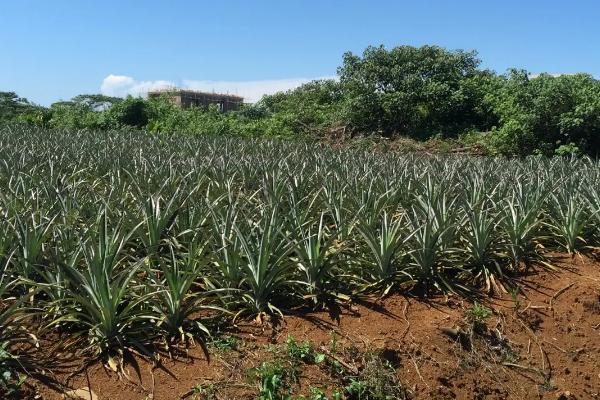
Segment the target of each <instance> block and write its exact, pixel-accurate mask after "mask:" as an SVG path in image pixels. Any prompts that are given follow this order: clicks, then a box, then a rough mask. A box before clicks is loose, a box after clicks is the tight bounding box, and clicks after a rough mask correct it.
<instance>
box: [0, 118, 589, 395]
mask: <svg viewBox="0 0 600 400" xmlns="http://www.w3.org/2000/svg"><path fill="white" fill-rule="evenodd" d="M0 160H2V162H1V163H0V185H1V186H2V188H3V191H2V195H1V196H0V213H1V217H2V218H0V350H1V353H0V355H1V356H2V357H1V358H0V370H1V371H2V372H3V376H4V377H5V378H6V379H7V382H8V380H11V382H13V383H12V384H14V379H12V378H11V377H12V376H15V377H16V375H15V373H14V372H13V371H14V368H17V367H18V366H19V365H25V360H24V359H23V358H22V355H20V354H19V352H20V351H23V349H26V348H27V346H26V345H25V344H24V342H31V338H32V337H33V338H35V337H43V336H45V334H42V335H40V334H36V335H34V336H31V335H29V334H30V333H34V334H35V333H36V331H37V330H40V329H41V330H42V331H43V332H45V333H47V332H48V331H52V332H54V333H55V334H56V335H55V337H60V338H64V340H65V342H64V343H65V344H67V343H68V344H72V343H73V342H74V341H75V342H76V343H78V347H77V348H78V349H80V350H81V351H83V352H84V353H86V354H88V355H92V356H101V357H105V359H106V360H107V361H108V363H109V365H111V366H112V367H115V368H116V366H117V365H118V362H117V361H115V360H117V359H118V358H119V354H121V353H122V351H123V350H124V349H127V348H136V349H137V351H138V352H149V349H150V347H148V344H151V343H157V342H158V343H163V344H165V345H166V346H171V344H172V343H174V342H178V341H180V340H184V341H185V340H187V339H190V338H196V339H197V340H201V338H202V337H205V335H206V334H207V328H208V327H210V324H209V323H208V322H207V321H208V320H207V318H209V316H210V315H215V316H222V315H227V314H225V310H227V311H229V312H230V314H228V315H231V316H233V315H236V318H239V317H241V316H258V319H260V320H264V319H265V318H268V317H272V316H275V315H278V314H279V313H285V312H286V310H289V309H290V308H292V307H297V306H304V307H308V306H310V307H321V306H323V305H326V304H331V302H334V301H346V300H347V299H349V298H352V297H354V296H360V295H362V294H365V293H384V292H389V291H391V290H401V291H408V290H411V291H414V292H415V293H421V294H426V293H429V292H437V291H444V292H448V291H452V292H456V293H461V294H467V295H468V294H470V293H475V292H477V291H479V290H482V291H503V290H511V287H512V278H513V277H515V276H518V275H519V274H520V273H522V272H524V271H525V270H526V269H527V268H528V267H530V266H531V265H532V264H534V263H539V264H543V265H547V266H550V264H549V262H548V260H546V259H545V254H546V253H545V252H546V251H548V250H557V249H558V250H562V251H566V252H571V253H575V252H579V251H584V250H585V249H586V248H587V247H588V246H598V245H599V244H600V235H599V234H600V231H599V229H598V227H599V226H600V224H599V222H600V189H599V187H598V184H597V182H598V180H599V178H600V165H598V163H597V162H595V161H592V160H590V159H587V158H582V159H567V158H562V157H558V158H542V157H536V158H527V159H524V160H521V161H518V160H506V159H480V158H475V157H469V156H437V157H433V156H416V155H405V156H399V155H398V154H396V153H379V154H375V153H372V152H368V151H361V150H350V149H332V148H330V147H328V146H322V147H321V146H318V145H317V146H315V145H314V144H308V143H301V142H294V141H277V140H265V139H240V138H228V137H218V136H212V137H210V136H189V135H186V136H183V135H153V134H147V133H139V132H135V131H133V132H123V131H107V132H93V131H85V130H84V131H60V130H53V131H47V130H41V129H37V128H24V127H21V128H1V129H0ZM201 309H212V311H210V312H204V313H202V314H198V311H199V310H201ZM29 314H32V315H35V318H31V319H28V318H25V316H27V315H29ZM199 315H203V319H198V317H199ZM20 357H21V358H20ZM15 379H17V378H15ZM2 385H4V386H6V385H7V384H6V383H4V384H2ZM4 389H6V388H4ZM1 390H3V389H2V388H0V392H1Z"/></svg>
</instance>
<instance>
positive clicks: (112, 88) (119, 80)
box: [100, 74, 175, 97]
mask: <svg viewBox="0 0 600 400" xmlns="http://www.w3.org/2000/svg"><path fill="white" fill-rule="evenodd" d="M171 86H175V84H174V83H173V82H169V81H137V80H135V79H134V78H132V77H130V76H125V75H113V74H110V75H108V76H107V77H106V78H104V80H103V81H102V85H101V86H100V92H101V93H102V94H105V95H107V96H121V97H122V96H127V95H128V94H130V95H132V96H143V95H145V94H146V93H148V91H149V90H153V89H162V88H165V87H171Z"/></svg>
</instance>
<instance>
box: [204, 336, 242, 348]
mask: <svg viewBox="0 0 600 400" xmlns="http://www.w3.org/2000/svg"><path fill="white" fill-rule="evenodd" d="M209 346H210V347H212V348H214V349H215V350H217V351H221V352H225V351H236V350H238V349H239V348H240V341H239V339H238V338H236V337H235V336H229V335H224V336H219V337H215V338H214V339H213V340H212V341H211V342H210V343H209Z"/></svg>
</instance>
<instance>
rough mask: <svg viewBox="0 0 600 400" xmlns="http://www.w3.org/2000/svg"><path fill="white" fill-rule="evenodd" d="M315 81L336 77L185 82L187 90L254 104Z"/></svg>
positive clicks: (184, 85)
mask: <svg viewBox="0 0 600 400" xmlns="http://www.w3.org/2000/svg"><path fill="white" fill-rule="evenodd" d="M315 79H334V77H319V78H291V79H271V80H262V81H194V80H184V81H183V87H185V88H186V89H193V90H201V91H205V92H218V93H231V94H237V95H239V96H242V97H243V98H244V101H246V102H249V103H254V102H257V101H258V100H260V98H261V97H262V96H264V95H265V94H273V93H277V92H283V91H286V90H290V89H295V88H297V87H298V86H301V85H303V84H305V83H307V82H310V81H312V80H315Z"/></svg>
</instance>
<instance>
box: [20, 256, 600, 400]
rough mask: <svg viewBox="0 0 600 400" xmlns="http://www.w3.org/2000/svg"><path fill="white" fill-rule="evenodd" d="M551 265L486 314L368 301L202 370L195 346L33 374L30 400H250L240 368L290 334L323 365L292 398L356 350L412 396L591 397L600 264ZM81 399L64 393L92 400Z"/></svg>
mask: <svg viewBox="0 0 600 400" xmlns="http://www.w3.org/2000/svg"><path fill="white" fill-rule="evenodd" d="M552 262H553V263H554V265H556V266H558V267H559V268H558V270H557V271H554V272H552V271H548V270H539V269H538V270H536V271H535V272H532V274H531V275H529V276H526V277H523V278H521V280H520V285H521V287H522V292H521V293H519V294H517V293H516V292H513V293H512V294H505V295H502V296H496V297H491V298H490V297H488V298H487V299H486V300H482V303H483V305H484V306H485V307H486V308H487V309H489V310H492V313H491V314H490V315H487V314H486V313H484V314H483V315H481V313H479V314H478V313H477V312H476V311H474V310H475V309H474V308H473V304H472V303H469V302H468V301H466V300H464V299H461V298H459V297H454V296H450V297H441V296H440V297H436V298H433V299H430V300H429V301H425V300H423V299H417V298H410V297H405V296H400V295H393V296H390V297H388V298H385V299H383V300H381V299H375V298H374V299H372V300H370V301H365V302H362V303H360V304H353V305H351V306H349V307H347V308H342V309H341V310H340V312H339V314H338V315H333V316H332V315H330V314H329V313H327V312H314V313H311V312H309V313H299V314H298V315H293V316H287V317H286V318H285V320H284V322H283V324H281V325H280V326H279V327H277V328H276V329H270V328H264V327H260V326H258V325H256V324H255V323H253V322H244V323H238V325H237V326H235V327H231V328H229V329H228V331H227V332H225V333H224V334H223V335H221V337H222V338H223V337H224V338H225V339H220V341H219V340H217V341H216V342H215V343H214V344H213V345H211V346H210V350H211V360H210V363H209V362H207V360H206V358H205V356H204V353H203V351H202V349H201V348H200V347H199V346H198V347H192V348H189V349H188V350H187V354H183V355H179V356H178V357H175V358H173V359H169V358H168V357H166V356H163V357H162V359H161V363H160V364H161V365H160V366H156V365H155V366H153V364H152V363H150V362H148V361H146V360H144V359H142V358H140V357H132V358H130V359H129V362H127V363H126V365H125V371H126V372H127V376H123V375H121V376H119V375H118V374H116V373H114V372H112V371H111V370H110V369H107V368H106V367H105V366H103V365H102V364H101V363H96V364H93V365H91V366H90V367H89V368H87V369H85V370H82V371H80V372H79V373H76V374H75V375H74V376H70V375H72V373H73V368H72V367H68V366H65V371H66V372H62V373H57V374H56V375H54V376H48V379H33V378H30V379H29V380H28V385H30V387H29V393H30V394H29V395H28V396H31V397H32V398H38V399H48V400H51V399H63V398H65V393H67V392H69V391H73V390H76V389H82V388H87V387H90V388H91V390H92V392H93V393H94V395H95V396H96V397H92V398H97V399H102V400H104V399H110V400H136V399H161V400H162V399H165V400H166V399H181V398H188V399H194V398H195V399H204V398H206V399H255V398H257V395H258V384H257V382H256V379H252V377H251V375H252V374H251V373H249V372H248V371H249V370H250V369H252V368H256V367H259V366H260V365H261V363H262V362H265V361H271V360H274V359H277V358H278V357H280V358H281V357H282V353H285V350H282V349H284V348H285V347H284V346H285V343H286V341H287V340H288V338H289V337H293V338H294V339H295V340H296V342H297V343H302V342H304V341H309V342H310V343H312V348H313V349H314V351H315V352H318V353H319V352H322V353H323V354H325V355H326V358H327V359H328V360H329V361H330V362H324V363H319V364H315V363H308V364H303V365H302V366H301V369H300V373H299V378H298V379H297V382H296V383H294V384H293V386H292V392H293V395H294V396H299V395H304V396H306V397H307V398H309V397H308V396H309V389H310V388H321V389H323V391H324V392H325V393H327V394H328V395H330V394H331V393H333V392H334V391H335V390H337V389H339V390H342V387H343V386H344V385H345V384H347V382H348V379H347V376H351V375H354V374H361V373H363V372H361V371H363V369H364V368H365V365H364V360H365V357H364V355H365V354H377V355H378V357H380V358H381V359H383V360H384V361H385V362H386V364H387V365H390V366H392V367H393V368H394V369H395V373H396V374H397V378H398V380H399V382H400V384H401V385H402V387H403V388H404V389H405V390H406V393H407V396H409V398H414V399H561V400H568V399H600V263H598V262H597V261H594V260H593V259H590V258H586V257H580V256H575V257H570V256H564V255H555V256H554V259H553V261H552ZM333 364H336V365H337V366H338V367H340V368H341V370H343V372H340V371H337V372H336V371H332V367H331V365H333ZM69 371H70V373H69ZM194 388H195V390H194ZM86 393H87V397H86ZM78 394H79V395H80V397H76V394H75V393H74V392H72V395H73V396H72V398H90V396H89V392H85V391H80V392H78ZM211 396H212V397H211ZM67 398H68V396H67Z"/></svg>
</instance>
